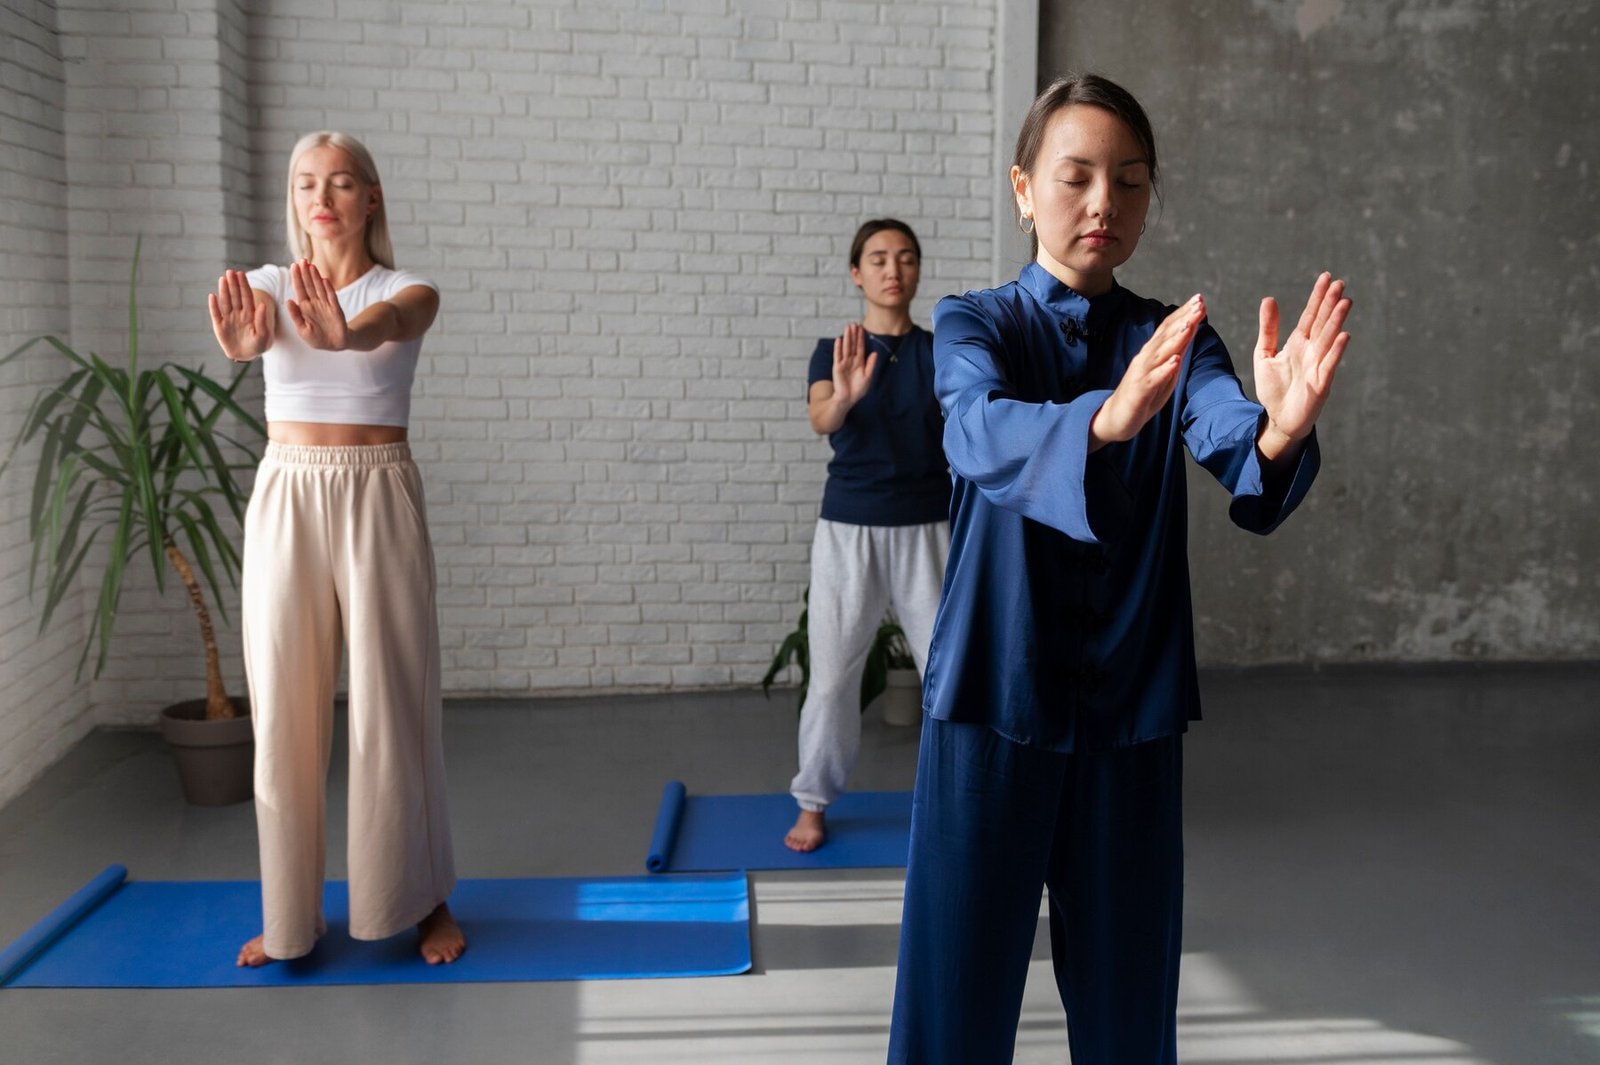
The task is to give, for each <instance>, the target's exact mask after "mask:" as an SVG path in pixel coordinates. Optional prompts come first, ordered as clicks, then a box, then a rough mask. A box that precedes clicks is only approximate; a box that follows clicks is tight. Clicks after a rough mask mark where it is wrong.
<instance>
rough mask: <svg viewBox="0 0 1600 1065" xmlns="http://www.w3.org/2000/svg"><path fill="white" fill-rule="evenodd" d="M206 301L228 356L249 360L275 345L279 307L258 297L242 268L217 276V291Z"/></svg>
mask: <svg viewBox="0 0 1600 1065" xmlns="http://www.w3.org/2000/svg"><path fill="white" fill-rule="evenodd" d="M206 303H207V304H208V305H209V306H210V309H211V331H212V332H213V333H215V334H216V335H217V343H218V344H220V345H221V346H222V353H223V354H224V355H226V356H227V357H228V358H230V359H232V360H233V361H234V362H248V361H250V360H251V359H254V358H257V357H259V356H260V355H261V354H262V353H263V352H265V351H266V350H267V349H268V348H270V347H272V340H273V329H274V326H275V324H276V319H277V309H276V308H275V307H273V305H272V304H271V303H269V302H266V301H261V300H257V299H256V294H255V293H254V292H253V291H251V289H250V282H249V281H248V280H247V279H246V278H245V276H244V272H243V271H242V270H228V271H225V272H224V273H223V275H222V276H221V277H219V278H217V291H215V292H213V293H211V295H210V296H208V297H207V299H206Z"/></svg>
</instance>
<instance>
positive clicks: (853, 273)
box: [850, 266, 861, 288]
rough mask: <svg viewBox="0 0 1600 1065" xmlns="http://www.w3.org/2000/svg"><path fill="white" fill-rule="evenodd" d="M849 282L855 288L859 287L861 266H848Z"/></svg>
mask: <svg viewBox="0 0 1600 1065" xmlns="http://www.w3.org/2000/svg"><path fill="white" fill-rule="evenodd" d="M850 283H851V284H852V285H854V286H855V287H856V288H860V287H861V267H859V266H852V267H851V268H850Z"/></svg>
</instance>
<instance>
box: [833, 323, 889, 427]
mask: <svg viewBox="0 0 1600 1065" xmlns="http://www.w3.org/2000/svg"><path fill="white" fill-rule="evenodd" d="M866 351H867V331H866V330H865V329H863V328H862V327H861V326H860V325H858V324H857V323H855V322H851V323H850V324H849V325H847V326H845V327H844V335H843V336H841V337H839V338H838V339H836V340H835V341H834V342H833V399H834V402H835V403H838V404H840V405H842V406H843V407H845V408H846V409H848V408H850V407H853V406H855V405H856V404H857V403H859V402H860V401H861V397H862V396H864V395H866V394H867V388H868V386H870V385H871V384H872V371H873V370H875V369H877V366H878V353H877V352H876V351H874V352H873V353H872V354H871V355H868V354H867V353H866Z"/></svg>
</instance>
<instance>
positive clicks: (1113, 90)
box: [1013, 74, 1160, 188]
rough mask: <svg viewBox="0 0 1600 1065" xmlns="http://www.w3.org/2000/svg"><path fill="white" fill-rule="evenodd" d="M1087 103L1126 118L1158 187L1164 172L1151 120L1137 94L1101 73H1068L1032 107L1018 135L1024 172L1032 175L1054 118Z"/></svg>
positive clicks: (1019, 159)
mask: <svg viewBox="0 0 1600 1065" xmlns="http://www.w3.org/2000/svg"><path fill="white" fill-rule="evenodd" d="M1073 104H1087V105H1088V106H1090V107H1098V108H1100V109H1101V110H1103V111H1110V112H1111V113H1112V114H1113V115H1116V116H1117V117H1118V118H1120V119H1122V122H1123V124H1124V125H1126V126H1127V127H1128V129H1129V130H1130V131H1131V132H1132V133H1133V139H1134V140H1136V141H1138V142H1139V150H1140V151H1142V152H1144V157H1145V161H1146V162H1148V163H1149V164H1150V187H1151V188H1155V187H1156V183H1157V181H1158V180H1159V176H1160V170H1159V168H1158V167H1157V165H1156V135H1155V134H1154V133H1153V132H1151V130H1150V118H1149V116H1148V115H1146V114H1145V113H1144V108H1142V107H1140V106H1139V101H1138V100H1135V99H1134V98H1133V93H1131V92H1129V91H1128V90H1127V89H1124V88H1123V87H1122V86H1121V85H1118V84H1117V83H1116V82H1114V81H1112V80H1111V79H1110V78H1103V77H1101V76H1100V75H1099V74H1067V75H1064V76H1062V77H1059V78H1057V79H1056V80H1055V81H1052V82H1051V83H1050V84H1049V86H1048V87H1046V89H1045V90H1044V92H1041V93H1040V94H1039V96H1038V98H1037V99H1035V100H1034V101H1033V106H1032V107H1030V108H1028V115H1027V117H1026V118H1024V119H1023V120H1022V130H1021V132H1019V133H1018V134H1017V155H1016V158H1015V159H1014V160H1013V162H1014V163H1015V165H1017V166H1019V167H1021V168H1022V171H1023V173H1025V174H1031V173H1032V172H1033V164H1034V163H1035V162H1037V161H1038V159H1039V149H1041V148H1042V147H1044V130H1045V127H1046V126H1048V125H1049V124H1050V119H1051V118H1052V117H1053V116H1054V115H1055V113H1056V112H1057V111H1059V110H1061V109H1062V108H1063V107H1071V106H1072V105H1073Z"/></svg>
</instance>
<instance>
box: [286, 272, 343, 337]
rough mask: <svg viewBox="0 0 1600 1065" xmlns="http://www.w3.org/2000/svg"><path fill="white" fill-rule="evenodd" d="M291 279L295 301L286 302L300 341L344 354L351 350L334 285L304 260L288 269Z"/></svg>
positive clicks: (290, 318)
mask: <svg viewBox="0 0 1600 1065" xmlns="http://www.w3.org/2000/svg"><path fill="white" fill-rule="evenodd" d="M289 279H290V280H291V281H292V282H293V283H294V295H295V298H294V299H292V300H287V301H285V302H286V305H287V307H288V309H289V320H290V321H292V322H293V323H294V328H295V332H297V333H299V334H300V339H302V340H304V341H305V342H306V344H307V345H308V346H310V347H313V348H318V349H320V350H322V351H343V350H344V349H345V348H346V347H348V346H349V344H350V325H349V323H348V322H346V321H345V318H344V308H342V307H340V306H339V297H338V294H337V293H335V291H334V288H333V283H332V282H331V281H329V280H328V279H327V278H326V277H323V276H322V271H321V270H318V269H317V268H316V266H315V265H313V264H312V262H311V260H310V259H301V260H300V261H299V262H297V263H295V264H294V265H293V266H291V267H289Z"/></svg>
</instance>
